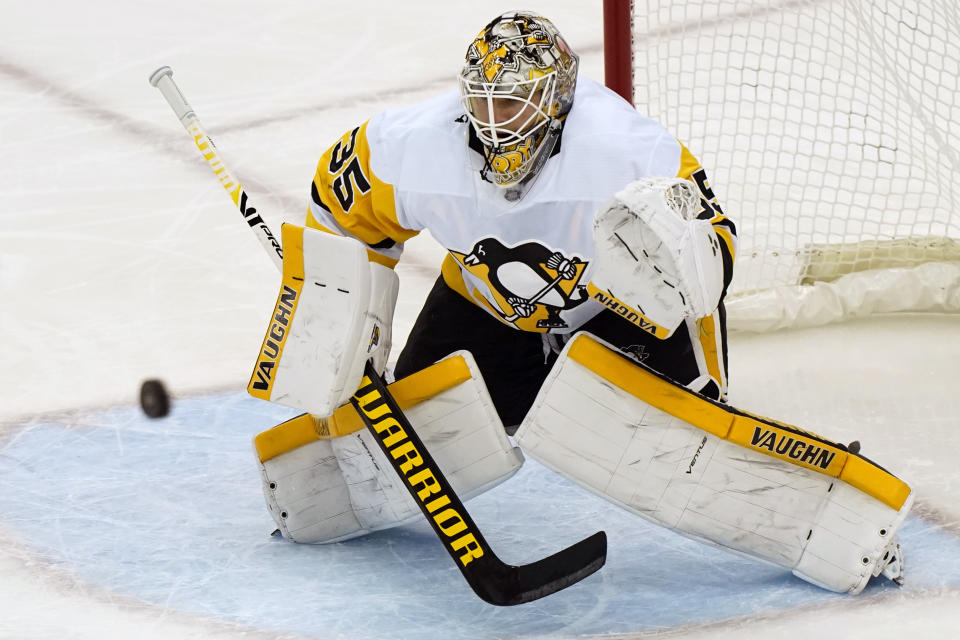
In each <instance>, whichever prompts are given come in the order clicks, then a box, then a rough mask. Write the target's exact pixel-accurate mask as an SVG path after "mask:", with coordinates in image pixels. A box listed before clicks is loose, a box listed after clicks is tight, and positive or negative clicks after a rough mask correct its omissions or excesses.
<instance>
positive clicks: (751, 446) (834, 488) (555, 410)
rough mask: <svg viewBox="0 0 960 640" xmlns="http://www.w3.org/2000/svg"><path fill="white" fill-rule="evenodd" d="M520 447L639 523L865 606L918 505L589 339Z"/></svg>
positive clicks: (892, 483)
mask: <svg viewBox="0 0 960 640" xmlns="http://www.w3.org/2000/svg"><path fill="white" fill-rule="evenodd" d="M658 407H659V408H658ZM678 416H679V417H678ZM516 437H517V442H518V443H519V444H520V446H521V447H522V448H523V450H524V452H525V453H526V454H527V455H529V456H531V457H533V458H534V459H536V460H538V461H540V462H541V463H543V464H544V465H546V466H547V467H549V468H551V469H553V470H554V471H556V472H558V473H560V474H561V475H563V476H565V477H567V478H569V479H571V480H573V481H574V482H577V483H578V484H580V485H582V486H584V487H586V488H588V489H590V490H592V491H594V492H596V493H597V494H599V495H601V496H602V497H604V498H606V499H607V500H610V501H611V502H614V503H616V504H618V505H620V506H622V507H624V508H626V509H628V510H629V511H632V512H633V513H636V514H638V515H640V516H643V517H644V518H647V519H648V520H651V521H653V522H655V523H657V524H660V525H663V526H666V527H669V528H671V529H674V530H676V531H678V532H680V533H683V534H685V535H688V536H692V537H695V538H698V539H701V540H705V541H707V542H711V543H714V544H716V545H720V546H722V547H725V548H727V549H731V550H734V551H737V552H739V553H742V554H745V555H747V556H750V557H753V558H756V559H760V560H764V561H767V562H770V563H773V564H776V565H779V566H782V567H785V568H787V569H789V570H791V571H793V572H794V573H795V574H796V575H797V576H799V577H801V578H803V579H805V580H808V581H810V582H813V583H815V584H817V585H819V586H822V587H824V588H827V589H831V590H833V591H840V592H849V593H859V592H860V591H861V590H862V589H863V588H864V586H866V584H867V581H868V580H869V579H870V578H871V577H872V576H873V575H876V574H877V573H879V572H880V571H881V570H883V569H884V566H885V564H886V560H885V558H884V556H885V554H887V553H888V552H890V551H891V550H892V549H893V548H894V547H896V545H897V541H896V535H895V534H896V530H897V528H898V527H899V526H900V524H901V523H902V522H903V520H904V519H905V518H906V515H907V512H908V511H909V509H910V506H911V505H912V502H913V494H912V492H911V491H910V489H909V487H908V486H907V485H906V484H904V483H903V482H902V481H900V480H899V479H897V478H896V477H894V476H892V475H890V474H889V473H887V472H886V471H884V470H883V469H881V468H880V467H877V466H876V465H874V464H873V463H871V462H869V461H867V460H866V459H864V458H861V457H859V456H855V455H854V454H851V453H849V452H847V451H846V449H845V448H844V447H843V446H842V445H837V444H836V443H830V442H829V441H826V440H823V439H822V438H820V437H819V436H815V435H814V434H809V433H806V432H803V431H800V430H798V429H795V428H792V427H789V426H788V425H783V424H781V423H776V422H773V421H769V420H766V419H764V418H758V417H756V416H751V415H749V414H746V413H743V412H740V411H737V410H736V409H733V408H731V407H728V406H726V405H721V404H719V403H715V402H712V401H710V400H708V399H705V398H703V397H701V396H698V395H696V394H694V393H692V392H690V391H689V390H687V389H684V388H683V387H680V386H678V385H676V384H674V383H672V382H671V381H669V380H666V379H664V378H662V377H660V376H658V375H657V374H655V373H653V372H652V371H650V370H649V369H646V368H644V367H642V365H638V364H636V363H634V362H632V361H629V360H627V359H626V358H623V357H621V356H619V355H618V354H616V352H615V351H614V350H611V349H609V348H607V347H605V346H604V345H602V344H601V343H599V342H598V341H596V340H594V339H593V338H592V337H590V336H588V335H586V334H581V335H579V336H577V337H576V338H575V339H574V340H571V341H570V343H568V345H567V347H566V348H565V350H564V352H563V353H562V354H561V356H560V359H559V360H558V362H557V364H556V365H555V366H554V368H553V371H552V372H551V375H550V377H549V378H548V379H547V381H546V383H545V384H544V386H543V388H542V390H541V392H540V394H539V395H538V397H537V399H536V401H535V403H534V405H533V408H532V409H531V411H530V412H529V413H528V414H527V417H526V419H525V420H524V422H523V424H522V425H521V427H520V429H519V430H518V431H517V434H516ZM854 485H856V486H854Z"/></svg>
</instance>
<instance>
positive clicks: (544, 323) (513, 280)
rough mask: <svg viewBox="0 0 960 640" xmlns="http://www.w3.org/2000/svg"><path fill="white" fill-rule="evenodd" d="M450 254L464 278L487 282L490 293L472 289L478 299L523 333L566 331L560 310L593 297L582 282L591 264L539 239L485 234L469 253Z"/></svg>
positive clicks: (473, 294) (498, 316) (565, 324)
mask: <svg viewBox="0 0 960 640" xmlns="http://www.w3.org/2000/svg"><path fill="white" fill-rule="evenodd" d="M450 254H451V255H452V256H453V257H454V258H455V259H456V260H457V262H458V263H459V264H460V268H461V270H462V271H463V272H464V274H465V276H466V274H469V275H470V276H473V278H474V279H475V280H479V281H480V282H482V283H483V284H485V285H486V289H487V291H488V292H489V294H484V293H483V292H481V291H480V290H479V288H477V287H474V288H473V291H472V292H471V295H472V296H473V298H474V300H475V301H476V302H477V303H478V304H480V305H481V306H483V307H484V308H486V309H487V310H489V311H490V312H491V313H492V314H493V315H494V316H496V317H497V318H499V319H500V320H501V321H502V322H504V323H506V324H512V325H515V326H516V327H517V328H518V329H522V330H524V331H539V332H546V331H550V330H551V329H565V328H566V327H567V323H566V322H565V321H564V320H563V318H561V317H560V314H561V312H562V311H565V310H568V309H572V308H574V307H577V306H579V305H580V304H582V303H583V302H584V301H586V300H587V299H588V298H589V296H588V295H587V290H586V286H585V285H581V284H580V280H581V278H582V276H583V272H584V270H585V269H586V267H587V263H586V262H584V261H583V260H581V259H579V258H578V257H576V256H567V255H564V254H563V253H562V252H560V251H554V250H552V249H549V248H547V247H545V246H544V245H542V244H540V243H539V242H524V243H521V244H518V245H516V246H512V247H511V246H507V245H505V244H504V243H503V242H501V241H500V240H498V239H497V238H484V239H483V240H480V241H479V242H477V243H476V244H475V245H474V246H473V248H472V249H471V250H470V252H469V253H459V252H457V251H450ZM464 281H465V282H468V281H469V278H468V277H465V278H464ZM469 288H470V287H469V286H468V289H469Z"/></svg>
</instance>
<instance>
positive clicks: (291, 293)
mask: <svg viewBox="0 0 960 640" xmlns="http://www.w3.org/2000/svg"><path fill="white" fill-rule="evenodd" d="M280 238H281V240H282V242H283V282H282V283H281V284H280V293H279V294H278V295H277V304H276V306H274V308H273V315H272V316H271V320H270V327H269V328H268V329H267V335H266V336H265V337H264V338H263V344H262V345H261V346H260V355H258V356H257V364H256V365H254V367H253V373H252V374H251V375H250V382H249V383H248V384H247V392H248V393H249V394H250V395H252V396H253V397H254V398H260V399H261V400H270V396H271V394H272V392H273V374H274V371H275V370H276V368H277V363H278V362H280V357H281V356H282V355H283V345H284V344H286V341H287V335H289V332H288V331H287V329H288V327H289V326H290V323H291V322H292V321H293V315H294V314H295V313H296V311H297V303H298V302H299V301H300V294H301V292H302V291H303V227H298V226H296V225H292V224H284V225H283V226H282V227H281V229H280Z"/></svg>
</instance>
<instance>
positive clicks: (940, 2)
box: [607, 0, 960, 329]
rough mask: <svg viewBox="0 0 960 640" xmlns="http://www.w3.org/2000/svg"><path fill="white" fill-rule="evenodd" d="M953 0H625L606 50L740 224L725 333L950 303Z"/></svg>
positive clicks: (957, 112) (956, 298)
mask: <svg viewBox="0 0 960 640" xmlns="http://www.w3.org/2000/svg"><path fill="white" fill-rule="evenodd" d="M607 1H608V2H610V1H611V0H607ZM958 7H960V4H957V3H956V2H955V0H919V1H914V2H908V1H907V0H872V1H871V2H867V1H865V0H835V1H825V0H824V1H816V0H786V1H780V2H756V1H754V2H751V1H748V0H696V1H692V2H677V1H676V0H635V2H633V3H632V8H631V16H630V20H631V22H632V27H631V30H630V33H631V38H630V41H631V44H630V45H629V49H628V50H626V51H622V52H619V53H618V52H615V51H611V50H610V49H609V48H608V51H607V56H608V57H609V56H620V58H621V62H620V64H625V65H629V66H630V68H631V69H632V83H633V93H632V95H633V101H634V104H635V105H636V106H637V108H638V109H639V110H640V111H642V112H644V113H646V114H647V115H650V116H651V117H653V118H655V119H657V120H659V121H660V122H662V123H663V124H664V125H665V126H666V127H667V128H668V129H670V130H671V131H672V132H673V133H674V134H675V135H676V136H677V137H678V138H679V139H680V140H681V141H682V142H683V143H684V144H685V145H686V146H687V147H688V148H690V150H691V151H692V152H693V153H694V155H696V156H697V157H698V158H699V160H700V161H701V163H702V164H703V166H704V167H705V168H706V170H707V174H708V175H709V176H710V184H711V186H712V187H713V189H714V191H715V193H716V194H717V197H718V199H719V201H720V204H721V206H723V208H724V210H725V212H726V213H727V214H728V215H729V216H730V217H731V218H732V219H733V220H734V222H735V223H736V224H737V226H738V231H739V235H740V240H739V249H738V252H737V259H736V267H735V271H734V279H733V283H732V285H731V288H730V291H729V294H728V309H729V310H730V312H731V327H733V328H736V326H738V325H739V326H741V327H742V328H757V329H770V328H778V327H780V326H797V325H803V324H818V323H823V322H829V321H832V320H835V319H838V318H840V317H849V316H855V315H861V314H865V313H871V312H878V311H879V312H883V311H901V310H941V311H942V310H957V309H958V308H960V285H958V281H960V213H958V212H957V210H956V208H957V204H958V195H960V186H958V182H957V178H958V174H960V80H958V78H960V8H958ZM608 64H609V62H608ZM920 287H923V289H922V290H920ZM816 296H819V297H816ZM751 323H753V324H751Z"/></svg>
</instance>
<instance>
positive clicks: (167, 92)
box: [150, 67, 283, 271]
mask: <svg viewBox="0 0 960 640" xmlns="http://www.w3.org/2000/svg"><path fill="white" fill-rule="evenodd" d="M150 84H152V85H153V86H155V87H156V88H157V89H159V90H160V93H161V94H162V95H163V97H164V98H165V99H166V101H167V104H169V105H170V108H171V109H173V112H174V113H175V114H176V116H177V119H179V120H180V124H182V125H183V128H184V129H186V130H187V133H189V134H190V135H191V136H192V137H193V142H194V144H196V145H197V149H199V150H200V153H201V155H203V158H204V160H206V161H207V165H208V166H209V167H210V169H211V170H212V171H213V173H214V175H216V176H217V179H218V180H219V181H220V185H221V186H222V187H223V188H224V190H225V191H226V192H227V195H229V196H230V199H231V200H233V204H235V205H236V206H237V209H239V210H240V215H242V216H243V219H244V220H246V222H247V225H248V226H249V227H250V228H251V229H252V230H253V231H254V233H255V235H256V236H257V239H258V240H259V241H260V245H261V246H262V247H263V249H264V251H266V252H267V254H268V255H269V256H270V258H271V259H272V260H273V264H274V266H276V267H277V269H278V270H280V271H282V270H283V250H282V249H281V248H280V242H279V241H278V240H277V239H276V237H275V236H274V235H273V232H271V231H270V227H269V226H267V223H266V222H264V220H263V218H262V217H261V216H260V214H259V213H257V210H256V209H255V208H254V207H253V206H252V203H251V202H250V199H249V197H248V196H247V192H246V190H245V189H244V188H243V185H241V184H240V181H239V180H237V179H236V178H235V177H234V176H233V173H232V172H231V171H230V168H229V167H227V164H226V163H225V162H224V161H223V159H222V158H221V157H220V154H219V153H218V152H217V147H216V146H215V145H214V144H213V140H211V139H210V136H209V135H207V132H206V130H205V129H204V128H203V125H202V124H200V119H199V118H197V114H196V112H195V111H194V110H193V108H192V107H191V106H190V105H189V104H188V103H187V99H186V98H185V97H184V96H183V93H182V92H181V91H180V87H178V86H177V83H175V82H174V81H173V70H172V69H170V67H160V68H159V69H157V70H156V71H154V72H153V75H151V76H150Z"/></svg>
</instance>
